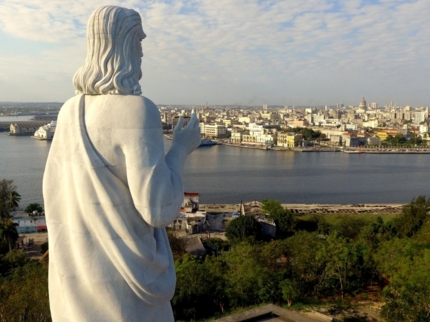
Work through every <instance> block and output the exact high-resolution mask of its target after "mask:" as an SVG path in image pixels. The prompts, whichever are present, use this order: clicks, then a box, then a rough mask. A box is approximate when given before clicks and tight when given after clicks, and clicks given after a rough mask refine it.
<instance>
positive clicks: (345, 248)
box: [317, 232, 359, 299]
mask: <svg viewBox="0 0 430 322" xmlns="http://www.w3.org/2000/svg"><path fill="white" fill-rule="evenodd" d="M317 257H318V258H319V259H320V260H322V261H324V262H325V271H324V275H325V276H326V277H327V278H328V279H330V280H333V281H334V282H335V283H334V288H335V290H339V292H340V295H341V297H342V299H343V298H344V295H345V292H346V291H347V290H349V288H350V285H351V282H352V281H353V279H354V278H356V276H354V275H355V273H356V264H357V262H358V257H359V256H358V254H357V252H356V249H355V247H354V245H353V244H352V243H351V242H349V241H348V240H347V239H346V238H344V237H342V236H341V235H339V234H338V233H337V232H334V233H331V234H330V235H328V236H327V239H326V240H325V243H323V246H322V247H321V248H320V250H319V252H318V254H317Z"/></svg>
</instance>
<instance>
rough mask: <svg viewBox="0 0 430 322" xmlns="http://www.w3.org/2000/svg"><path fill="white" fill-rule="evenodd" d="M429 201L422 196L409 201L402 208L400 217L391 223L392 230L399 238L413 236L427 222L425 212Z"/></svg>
mask: <svg viewBox="0 0 430 322" xmlns="http://www.w3.org/2000/svg"><path fill="white" fill-rule="evenodd" d="M428 208H429V201H428V200H426V198H425V197H424V196H419V197H418V198H416V199H414V200H412V201H411V203H410V204H408V205H405V206H403V208H402V213H401V215H400V216H399V217H398V218H396V219H395V220H394V222H393V225H394V228H395V229H396V231H397V236H399V237H411V236H413V235H414V234H415V233H416V232H418V230H419V229H420V228H421V226H422V225H423V224H424V223H425V222H426V221H427V220H428V216H427V210H428Z"/></svg>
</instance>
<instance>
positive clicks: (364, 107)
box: [358, 97, 367, 110]
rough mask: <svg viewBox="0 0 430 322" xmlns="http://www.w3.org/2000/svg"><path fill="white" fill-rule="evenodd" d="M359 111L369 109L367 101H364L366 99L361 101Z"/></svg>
mask: <svg viewBox="0 0 430 322" xmlns="http://www.w3.org/2000/svg"><path fill="white" fill-rule="evenodd" d="M358 109H360V110H366V109H367V102H366V100H365V99H364V97H363V99H362V100H361V101H360V105H358Z"/></svg>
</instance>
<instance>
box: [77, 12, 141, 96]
mask: <svg viewBox="0 0 430 322" xmlns="http://www.w3.org/2000/svg"><path fill="white" fill-rule="evenodd" d="M145 37H146V35H145V33H144V32H143V30H142V21H141V19H140V15H139V14H138V13H137V12H136V11H134V10H131V9H125V8H121V7H115V6H105V7H101V8H99V9H97V10H96V11H94V12H93V14H92V15H91V17H90V20H89V21H88V27H87V44H88V53H87V58H86V60H85V63H84V65H83V66H82V67H81V68H80V69H79V70H78V71H77V72H76V74H75V76H74V77H73V84H74V86H75V89H76V93H77V94H91V95H98V94H120V95H129V94H132V95H140V94H141V93H142V91H141V88H140V85H139V80H140V78H141V77H142V70H141V69H140V64H141V62H142V56H143V53H142V45H141V41H142V39H144V38H145Z"/></svg>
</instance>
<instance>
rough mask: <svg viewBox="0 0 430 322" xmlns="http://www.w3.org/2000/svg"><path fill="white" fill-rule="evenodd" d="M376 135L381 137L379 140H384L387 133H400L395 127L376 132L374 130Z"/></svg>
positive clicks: (392, 134)
mask: <svg viewBox="0 0 430 322" xmlns="http://www.w3.org/2000/svg"><path fill="white" fill-rule="evenodd" d="M376 135H377V136H378V137H379V138H380V139H381V141H385V140H386V139H387V137H388V136H389V135H391V136H392V137H395V136H396V135H402V133H400V132H399V131H397V130H396V129H385V130H379V131H378V132H376Z"/></svg>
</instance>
